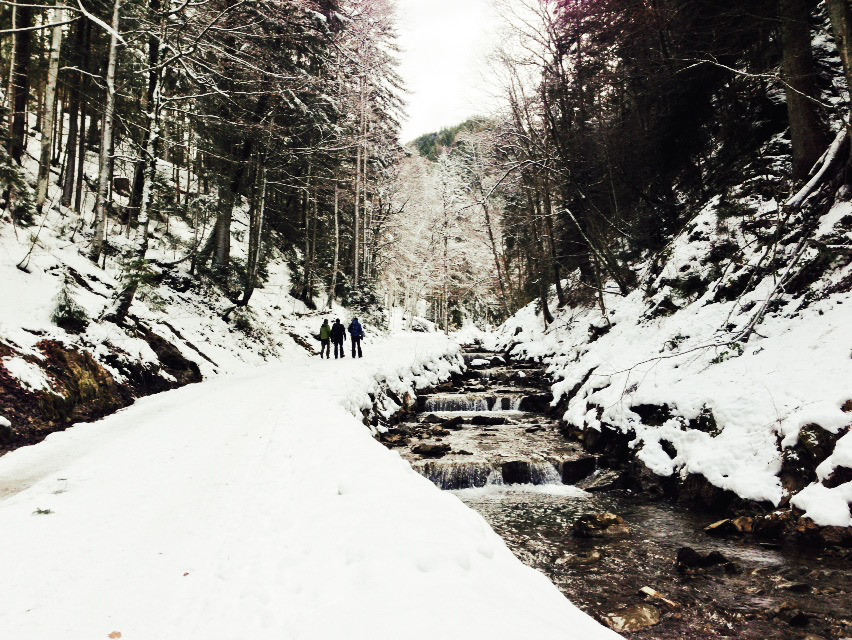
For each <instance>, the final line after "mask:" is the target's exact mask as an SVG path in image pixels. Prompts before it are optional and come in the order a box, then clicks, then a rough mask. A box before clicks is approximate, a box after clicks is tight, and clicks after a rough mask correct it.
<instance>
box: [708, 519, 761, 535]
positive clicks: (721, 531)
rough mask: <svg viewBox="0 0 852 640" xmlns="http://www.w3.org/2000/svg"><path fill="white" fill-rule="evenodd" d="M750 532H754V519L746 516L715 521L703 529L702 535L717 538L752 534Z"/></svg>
mask: <svg viewBox="0 0 852 640" xmlns="http://www.w3.org/2000/svg"><path fill="white" fill-rule="evenodd" d="M752 531H754V518H749V517H747V516H740V517H739V518H733V519H731V518H725V519H724V520H717V521H716V522H714V523H713V524H710V525H707V526H706V527H704V533H706V534H707V535H709V536H717V537H725V536H737V535H743V534H747V533H752Z"/></svg>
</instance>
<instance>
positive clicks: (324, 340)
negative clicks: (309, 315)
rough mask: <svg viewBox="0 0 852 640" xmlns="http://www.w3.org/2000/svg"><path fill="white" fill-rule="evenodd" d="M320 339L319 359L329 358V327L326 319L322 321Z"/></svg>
mask: <svg viewBox="0 0 852 640" xmlns="http://www.w3.org/2000/svg"><path fill="white" fill-rule="evenodd" d="M319 337H320V358H323V357H324V358H326V359H328V358H331V325H330V324H328V319H325V320H323V321H322V326H321V327H320V332H319Z"/></svg>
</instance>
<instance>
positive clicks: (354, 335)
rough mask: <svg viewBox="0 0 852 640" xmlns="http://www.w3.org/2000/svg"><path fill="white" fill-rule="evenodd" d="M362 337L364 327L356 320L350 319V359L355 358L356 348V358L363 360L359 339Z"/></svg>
mask: <svg viewBox="0 0 852 640" xmlns="http://www.w3.org/2000/svg"><path fill="white" fill-rule="evenodd" d="M363 337H364V327H362V326H361V323H360V322H358V318H352V322H350V323H349V339H350V340H351V341H352V357H353V358H354V357H355V347H358V357H359V358H363V357H364V355H363V354H362V353H361V338H363Z"/></svg>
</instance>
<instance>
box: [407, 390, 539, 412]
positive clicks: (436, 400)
mask: <svg viewBox="0 0 852 640" xmlns="http://www.w3.org/2000/svg"><path fill="white" fill-rule="evenodd" d="M522 400H523V396H518V395H502V396H483V395H475V394H458V393H456V394H437V395H434V396H428V397H427V398H426V401H425V403H424V404H423V410H424V411H431V412H435V411H519V410H520V406H521V401H522Z"/></svg>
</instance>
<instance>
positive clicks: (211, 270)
mask: <svg viewBox="0 0 852 640" xmlns="http://www.w3.org/2000/svg"><path fill="white" fill-rule="evenodd" d="M503 11H504V13H505V14H507V17H508V18H510V23H511V24H513V25H514V26H513V34H512V38H511V44H510V45H506V46H505V47H503V49H502V50H501V51H497V52H495V53H494V54H493V60H492V64H493V66H494V68H495V72H496V74H497V76H498V77H499V81H497V82H499V83H500V88H501V89H500V90H501V91H502V92H503V94H504V98H505V104H506V108H505V109H504V110H502V111H501V112H499V114H497V115H489V116H488V117H480V118H477V119H474V120H472V121H469V122H467V123H464V124H462V125H459V126H456V127H453V128H450V129H446V130H444V131H441V132H439V133H434V134H428V135H424V136H423V137H421V138H418V140H416V141H415V142H414V143H413V146H411V147H408V148H405V147H403V146H402V145H401V144H400V143H399V142H398V132H399V122H400V118H401V117H403V115H404V94H403V87H402V80H401V78H400V77H399V76H398V74H397V72H396V67H395V64H396V62H395V55H396V54H395V48H396V46H397V45H396V42H395V39H394V38H395V34H394V22H393V11H392V7H391V6H390V5H389V4H388V3H385V2H372V1H371V2H366V1H362V2H356V1H352V2H348V3H347V2H341V3H338V2H336V1H331V0H330V1H328V2H307V1H298V2H297V1H292V2H289V1H288V2H275V3H268V2H266V3H265V2H236V3H234V2H225V3H217V2H212V1H211V2H203V3H183V4H175V5H171V4H165V5H164V4H162V3H161V2H153V3H138V2H128V3H125V4H120V3H117V4H116V3H114V4H109V3H97V2H96V3H92V4H91V6H89V7H87V6H84V5H82V4H81V5H80V6H78V7H71V6H69V7H65V6H62V5H58V4H57V5H56V6H52V5H45V6H37V5H32V6H31V5H26V4H19V3H16V2H13V1H8V2H4V3H3V6H2V14H0V17H2V21H3V22H2V24H3V25H4V30H3V34H4V37H3V38H2V47H3V48H2V52H3V56H2V65H1V66H2V68H0V71H2V74H3V77H4V78H5V79H6V82H5V84H6V87H5V91H4V93H3V96H4V99H3V102H2V105H3V109H4V111H5V113H4V114H3V117H4V120H6V121H8V129H7V134H6V141H5V145H4V151H3V153H4V155H3V157H2V167H3V174H2V175H3V191H2V194H3V197H2V206H3V210H4V211H5V212H6V213H7V216H10V218H11V221H12V223H13V224H18V225H21V226H28V225H37V224H39V222H40V219H41V217H42V216H44V215H45V213H44V212H45V210H48V211H49V210H58V211H62V212H63V214H64V212H66V211H67V212H69V213H70V214H71V215H74V216H76V217H78V218H79V219H80V224H79V225H78V227H79V231H78V233H79V238H83V239H84V240H83V241H84V242H85V243H86V245H87V246H86V249H85V251H86V254H87V255H88V257H89V258H90V260H92V261H93V262H94V263H98V262H100V264H101V265H102V266H104V265H106V264H107V263H108V262H109V263H112V264H113V265H114V267H116V268H119V269H120V270H121V273H122V287H121V291H120V292H117V293H116V296H115V300H114V304H113V305H112V307H111V308H110V310H109V312H108V313H107V315H109V316H110V317H112V318H113V319H115V320H118V321H121V320H122V318H123V317H124V316H126V314H127V313H128V310H129V307H130V304H131V303H132V300H133V298H134V295H135V291H136V289H137V288H138V286H139V283H140V282H145V281H146V279H150V278H152V277H154V278H160V277H162V273H161V272H162V271H164V270H165V271H170V270H171V271H174V270H175V269H176V267H177V266H178V265H181V266H183V265H186V266H187V267H188V269H187V271H188V274H189V275H190V276H191V277H193V278H196V279H200V280H205V281H209V282H212V283H215V286H217V287H218V288H220V289H221V291H222V292H223V294H224V295H225V296H227V297H228V298H229V299H230V300H232V301H233V306H234V308H239V307H243V306H246V305H248V304H249V302H250V300H251V297H252V292H253V291H254V289H255V287H256V286H257V285H258V283H259V282H260V281H262V280H263V274H264V265H265V261H266V259H267V256H268V255H269V248H270V247H275V248H278V249H280V250H282V251H285V252H288V255H289V256H290V258H289V260H290V263H291V265H292V268H293V270H294V273H295V274H296V275H297V277H296V281H295V282H294V284H293V287H294V295H296V296H297V297H299V298H300V299H302V300H304V301H306V302H309V303H310V305H311V306H314V305H315V304H317V303H318V301H319V300H325V301H326V302H327V301H330V300H332V299H335V300H342V301H344V302H345V303H351V304H356V305H359V306H362V307H364V308H365V309H368V308H370V307H371V306H372V307H373V308H376V307H379V306H385V307H386V306H392V305H395V304H408V305H409V306H411V301H412V300H415V299H417V300H422V301H425V302H426V304H427V306H428V308H429V311H428V315H429V316H430V317H431V318H432V319H433V320H434V321H436V322H438V323H439V324H441V326H443V327H445V328H447V329H448V328H450V326H454V327H458V326H461V324H463V323H464V322H465V320H467V319H477V318H483V319H487V320H489V321H492V322H494V321H500V320H504V319H505V318H507V317H508V316H509V315H511V314H512V313H513V312H515V311H516V310H517V309H519V308H520V307H522V306H523V305H524V304H526V302H528V301H529V300H531V299H536V298H538V299H539V300H540V301H541V305H542V311H543V317H544V320H545V321H548V322H549V321H550V320H551V318H552V313H551V310H550V309H549V308H548V301H547V298H548V295H549V294H548V292H549V291H550V288H551V287H554V288H555V292H556V295H557V297H558V304H559V305H560V306H561V305H564V304H565V303H566V301H567V300H569V299H576V300H578V301H581V300H585V301H588V300H592V299H594V298H595V296H596V292H600V291H602V290H604V289H605V288H606V287H607V286H610V285H612V286H614V287H616V288H617V289H618V291H619V292H621V294H622V295H624V294H626V293H627V292H628V291H631V290H633V289H635V288H637V287H642V286H645V287H647V286H648V283H647V282H646V283H642V282H641V281H640V280H641V278H640V276H638V275H637V273H636V270H635V268H634V267H635V265H636V264H637V263H638V262H639V261H640V260H645V259H648V258H649V256H657V258H658V260H657V262H660V260H662V259H663V257H664V253H665V249H666V246H667V243H669V241H670V240H671V238H673V237H674V236H675V235H677V234H678V233H680V232H681V231H682V230H683V229H684V227H685V225H687V224H688V222H689V220H690V217H691V215H692V214H691V204H692V203H694V202H705V201H707V200H708V199H709V198H710V197H712V196H714V195H719V196H720V197H721V198H722V203H723V206H725V207H727V209H728V213H727V215H728V217H730V218H735V217H737V216H738V215H740V214H741V213H742V212H738V211H737V207H738V204H737V200H741V199H742V198H744V197H747V196H748V195H749V194H748V193H747V192H746V191H749V192H751V193H755V194H759V195H760V196H762V197H765V198H767V199H769V198H772V197H774V198H775V199H776V200H779V201H780V200H782V199H784V195H785V194H790V193H795V191H796V190H797V189H798V187H801V186H802V185H804V184H806V183H808V181H809V179H810V178H811V177H812V176H813V174H814V173H817V170H820V169H822V168H823V165H826V162H825V161H826V160H830V162H828V164H827V166H825V171H820V179H819V180H818V181H817V182H818V184H814V185H811V186H810V189H811V190H813V189H815V188H817V187H819V186H822V185H826V184H829V183H830V184H835V185H836V184H838V180H840V181H841V182H843V181H844V180H845V179H846V178H845V177H844V176H846V172H847V168H848V161H847V159H848V157H849V150H848V146H849V145H848V140H847V139H846V138H845V137H843V136H842V135H840V132H841V131H842V130H843V128H844V127H848V122H849V106H848V91H849V86H848V83H849V79H850V70H849V67H850V62H849V60H850V52H849V46H850V45H849V28H850V27H849V7H848V6H847V3H845V2H842V1H839V0H838V1H832V2H825V3H819V5H815V4H814V3H812V2H807V1H805V0H796V1H794V0H789V1H786V0H785V1H783V2H779V1H775V0H767V1H765V2H763V1H762V2H754V3H749V4H748V5H747V6H746V5H743V6H736V7H732V6H730V3H728V2H722V1H719V2H714V1H712V0H679V1H671V2H668V1H666V2H655V3H647V4H642V3H635V2H632V1H628V2H621V1H610V0H607V1H604V2H594V3H590V2H582V1H579V0H578V1H576V2H569V1H564V2H542V3H540V4H537V3H528V6H526V5H523V3H516V4H514V5H513V3H505V6H503ZM521 14H523V17H522V18H518V16H520V15H521ZM512 15H514V16H515V18H516V19H514V20H511V17H512ZM787 131H789V134H787V133H786V132H787ZM832 141H834V142H835V143H836V144H832ZM830 148H831V153H830V158H826V157H825V156H826V151H828V150H829V149H830ZM417 155H422V156H424V157H425V158H428V159H429V160H430V161H432V162H435V163H438V164H439V165H441V168H440V170H439V173H440V174H441V175H440V176H437V177H433V178H432V179H433V180H434V181H436V182H434V183H430V185H429V187H428V190H429V191H430V192H432V193H437V192H441V195H440V198H439V199H440V200H442V201H443V204H442V205H440V207H436V206H433V205H429V206H428V207H426V208H427V209H429V210H430V213H429V215H431V216H437V215H439V214H438V213H436V212H435V210H436V209H438V208H442V209H443V211H442V212H441V213H440V216H442V217H441V219H440V220H438V227H435V228H433V229H432V231H431V232H430V234H429V238H425V239H422V238H421V239H420V240H416V239H415V240H412V238H411V236H412V230H411V228H410V222H411V220H412V218H421V219H422V217H421V216H420V214H413V213H412V210H413V209H415V208H416V207H417V205H418V202H417V200H416V199H414V200H412V199H411V193H410V192H411V190H412V185H411V184H409V183H408V182H407V180H412V179H414V178H413V177H412V176H411V175H410V170H409V171H406V169H405V167H406V164H411V163H412V162H414V161H413V160H412V159H411V157H412V156H417ZM35 162H37V163H38V166H37V168H36V167H35V165H34V164H33V167H32V171H33V172H34V173H35V184H30V183H29V177H28V175H27V173H26V170H25V167H26V165H27V163H31V164H32V163H35ZM828 165H830V166H828ZM744 175H745V176H751V177H753V179H751V180H749V181H748V184H747V185H746V186H743V185H744V184H745V183H744V182H743V180H742V179H741V178H742V176H744ZM441 185H443V191H442V187H441ZM735 190H738V192H737V193H733V191H735ZM744 190H745V191H744ZM800 200H804V198H800ZM433 204H434V203H433ZM819 206H820V205H819V203H817V202H815V200H814V199H812V200H811V201H810V202H809V207H806V209H810V208H814V207H816V209H818V208H819ZM821 206H823V207H825V206H826V204H825V199H823V200H822V205H821ZM406 207H408V209H409V211H408V212H406ZM237 209H240V210H244V211H245V212H246V214H247V215H248V222H247V233H245V234H242V235H243V236H244V237H243V242H245V243H246V248H245V255H241V256H240V257H236V256H235V255H233V253H232V251H231V244H232V242H234V239H232V235H233V231H234V229H233V227H234V224H235V223H234V219H235V215H234V212H235V210H237ZM798 209H799V207H790V210H789V211H787V212H785V215H784V220H783V222H782V224H780V225H778V226H777V228H774V229H773V230H772V231H771V233H768V234H766V236H767V238H769V237H775V238H777V237H783V236H785V235H790V234H796V233H797V232H798V231H797V230H800V231H802V232H803V233H805V234H807V233H808V226H809V224H810V223H811V222H812V221H813V220H814V219H815V218H816V214H815V213H814V212H811V211H808V210H805V211H798ZM172 218H177V219H179V220H181V221H183V222H184V223H185V224H186V225H188V226H189V227H190V229H191V238H189V237H171V236H170V234H169V227H170V222H169V221H170V220H171V219H172ZM809 221H810V222H809ZM811 226H812V225H811ZM451 227H454V228H451ZM414 235H416V234H414ZM74 237H75V239H76V238H77V237H78V236H77V235H76V234H75V236H74ZM400 238H403V240H402V241H401V242H399V240H400ZM765 239H766V238H765ZM450 240H453V241H457V242H460V243H467V246H476V247H477V250H479V253H483V251H484V253H485V254H491V255H490V256H487V255H486V261H485V262H484V264H479V263H477V261H476V260H473V261H472V263H471V264H463V265H459V264H453V265H450V263H452V262H453V260H454V256H455V257H456V258H457V257H458V254H459V251H458V247H451V246H450V244H451V242H450ZM75 241H78V240H75ZM405 241H413V242H415V243H417V242H419V243H420V244H421V245H422V246H421V247H420V254H419V255H418V256H417V258H416V260H415V262H416V264H414V265H408V266H406V267H404V268H402V265H401V264H400V261H399V260H397V259H394V256H395V257H397V258H398V257H399V254H400V253H401V252H400V250H399V245H400V244H401V243H402V242H405ZM767 241H771V240H767ZM175 244H179V245H180V246H179V247H175ZM167 245H169V247H170V249H172V255H173V256H177V257H173V258H172V259H171V260H165V259H161V257H160V256H157V255H155V254H151V253H149V248H153V249H155V250H156V249H157V248H164V247H165V246H167ZM442 245H443V248H442ZM480 245H484V246H480ZM444 249H446V254H447V255H444V253H445V251H444ZM719 251H720V252H721V253H723V254H724V253H729V254H736V252H737V248H736V247H729V248H725V247H720V248H719ZM394 252H396V254H395V253H394ZM408 255H409V257H411V256H412V254H411V253H410V252H409V253H408ZM721 257H722V259H723V260H733V259H736V256H735V255H724V256H721ZM423 261H425V262H426V263H427V264H429V265H430V269H431V270H432V271H434V272H435V273H433V274H432V276H431V277H428V278H427V280H428V286H426V287H425V288H424V286H423V285H422V284H421V285H418V283H417V277H418V275H422V274H420V272H419V265H420V264H421V263H422V262H423ZM388 265H393V267H392V268H388ZM778 266H779V265H777V264H775V265H773V264H770V263H764V264H762V265H761V267H760V268H761V269H763V270H767V269H768V270H772V269H774V268H777V267H778ZM400 269H401V270H400ZM155 272H156V273H155ZM438 272H441V273H443V274H444V275H443V276H440V277H438V276H439V275H440V274H438ZM450 272H453V275H452V277H451V275H450ZM489 272H493V274H491V275H489ZM436 274H438V275H436ZM754 275H755V274H752V276H754ZM566 278H568V279H569V280H570V284H568V283H567V282H566V280H565V279H566ZM751 279H752V281H756V278H755V277H752V278H751ZM686 280H688V278H687V279H686ZM682 284H683V286H685V287H687V288H689V287H690V286H693V287H694V286H696V284H697V283H696V282H692V283H690V282H684V283H682ZM406 301H407V302H406ZM411 312H412V313H415V312H416V309H414V308H413V307H412V308H411Z"/></svg>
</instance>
